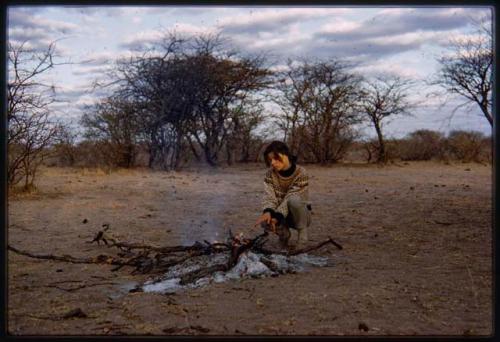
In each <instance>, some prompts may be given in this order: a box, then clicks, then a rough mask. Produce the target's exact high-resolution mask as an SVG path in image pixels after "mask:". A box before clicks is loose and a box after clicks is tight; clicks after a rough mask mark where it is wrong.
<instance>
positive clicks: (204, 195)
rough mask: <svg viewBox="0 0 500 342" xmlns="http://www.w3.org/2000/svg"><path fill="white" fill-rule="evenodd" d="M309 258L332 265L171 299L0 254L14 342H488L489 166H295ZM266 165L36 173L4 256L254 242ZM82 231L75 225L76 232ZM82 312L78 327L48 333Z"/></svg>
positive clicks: (76, 269)
mask: <svg viewBox="0 0 500 342" xmlns="http://www.w3.org/2000/svg"><path fill="white" fill-rule="evenodd" d="M305 167H306V169H307V170H308V171H309V174H310V177H311V180H310V192H311V200H312V202H313V209H314V210H313V212H314V214H313V223H312V226H311V229H310V240H311V243H314V242H319V241H322V240H324V239H326V238H327V237H328V236H332V237H333V238H334V239H335V240H336V241H338V242H339V243H341V244H342V245H343V246H344V249H343V250H337V249H335V248H334V247H330V248H324V249H321V250H320V251H317V252H316V254H318V255H328V256H330V257H331V258H332V259H333V260H334V261H336V262H337V263H336V266H334V267H329V268H314V269H311V270H310V271H308V272H306V273H297V274H288V275H283V276H280V277H273V278H265V279H249V280H244V281H239V282H238V281H235V282H229V283H222V284H213V285H210V286H208V287H204V288H200V289H195V290H191V291H186V292H182V293H177V294H174V295H162V294H153V293H140V292H139V293H128V288H130V286H133V284H135V283H137V282H142V281H145V280H146V279H147V278H148V276H146V275H131V274H130V271H131V269H130V268H128V269H127V267H125V268H122V269H121V270H119V271H117V272H111V268H112V266H108V265H92V264H91V265H82V264H71V263H64V262H56V261H46V260H39V259H33V258H28V257H25V256H21V255H18V254H16V253H13V252H9V254H8V331H9V333H10V334H14V335H167V334H188V335H198V334H207V335H489V334H491V333H492V319H493V316H492V310H493V308H492V278H491V277H492V226H491V217H492V207H491V204H492V199H491V195H492V176H491V171H492V170H491V166H490V165H488V166H485V165H480V164H455V165H444V164H438V163H407V164H399V165H390V166H387V167H383V168H381V167H377V166H375V165H373V166H367V165H359V166H356V165H338V166H333V167H328V168H326V167H319V166H313V165H305ZM264 172H265V170H264V169H263V165H256V164H255V165H254V164H250V165H239V166H235V167H232V168H220V169H218V170H217V171H214V170H201V171H200V170H198V171H197V170H194V169H193V170H186V171H182V172H170V173H168V172H152V171H148V170H124V171H116V172H113V173H111V174H105V173H103V172H99V171H91V170H76V169H56V168H49V169H45V170H44V171H43V173H42V174H41V176H40V178H39V192H38V193H36V194H32V195H29V196H26V195H24V196H15V197H13V198H11V199H10V200H9V228H8V241H9V244H10V245H12V246H15V247H17V248H20V249H23V250H28V251H30V252H32V253H40V254H54V255H64V254H70V255H72V256H76V257H90V256H96V255H98V254H106V253H109V254H114V253H116V252H115V251H114V250H113V249H107V248H106V247H104V246H103V245H101V246H97V245H95V244H88V243H85V241H89V240H91V239H92V237H93V236H94V233H95V232H97V231H98V230H99V229H101V225H102V224H104V223H109V224H110V226H111V231H112V232H113V234H115V236H116V237H118V238H119V239H120V240H122V241H128V242H144V243H146V244H153V245H158V246H170V245H178V244H191V243H192V242H194V241H196V240H200V241H201V240H203V239H208V240H214V239H217V238H218V239H221V238H223V237H224V236H225V234H226V232H227V229H229V228H231V229H232V230H233V232H243V233H245V234H246V235H247V236H251V235H255V234H256V233H257V232H256V231H251V228H250V227H251V226H252V225H253V223H254V222H255V220H256V218H257V217H258V215H259V214H260V199H261V196H262V194H263V185H262V178H263V175H264ZM84 219H87V220H88V222H87V223H86V224H84V223H83V220H84ZM76 308H80V309H81V310H82V311H83V312H84V313H85V314H86V315H87V317H82V318H78V317H74V318H69V319H57V318H58V317H60V316H61V315H63V314H65V313H66V312H68V311H69V310H71V309H76Z"/></svg>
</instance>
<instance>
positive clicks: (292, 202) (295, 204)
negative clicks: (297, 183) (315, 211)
mask: <svg viewBox="0 0 500 342" xmlns="http://www.w3.org/2000/svg"><path fill="white" fill-rule="evenodd" d="M287 204H288V207H289V208H291V209H294V210H297V209H300V208H301V207H302V206H304V202H303V201H302V199H301V198H300V197H299V196H291V197H290V198H289V199H288V202H287Z"/></svg>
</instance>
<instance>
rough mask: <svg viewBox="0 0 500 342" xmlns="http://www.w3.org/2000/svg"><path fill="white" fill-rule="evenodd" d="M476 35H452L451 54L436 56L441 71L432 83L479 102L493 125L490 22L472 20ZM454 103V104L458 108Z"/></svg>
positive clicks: (472, 101)
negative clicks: (456, 36) (455, 36)
mask: <svg viewBox="0 0 500 342" xmlns="http://www.w3.org/2000/svg"><path fill="white" fill-rule="evenodd" d="M473 24H474V27H475V28H476V30H475V35H471V36H468V37H464V38H454V39H452V40H451V41H450V43H449V49H450V52H451V53H450V55H449V56H443V57H441V58H439V59H438V62H439V64H440V71H439V73H438V75H437V79H436V80H434V82H433V84H438V85H440V86H442V87H443V88H444V89H446V91H448V92H450V93H452V94H457V95H459V96H461V97H463V98H465V99H466V102H465V103H464V104H462V105H459V106H458V107H461V106H463V105H465V104H468V103H476V104H477V105H479V108H480V109H481V111H482V113H483V114H484V116H485V117H486V119H487V120H488V122H489V123H490V125H492V126H493V115H492V97H491V95H492V92H491V90H492V87H493V80H492V68H493V34H492V27H491V22H486V21H482V22H476V21H474V22H473ZM458 107H457V108H458Z"/></svg>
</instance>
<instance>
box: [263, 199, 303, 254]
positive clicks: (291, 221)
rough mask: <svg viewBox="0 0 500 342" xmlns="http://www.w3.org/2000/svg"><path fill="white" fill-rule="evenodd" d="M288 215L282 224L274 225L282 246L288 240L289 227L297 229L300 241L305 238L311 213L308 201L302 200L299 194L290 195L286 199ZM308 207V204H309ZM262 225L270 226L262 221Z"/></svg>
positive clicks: (265, 227)
mask: <svg viewBox="0 0 500 342" xmlns="http://www.w3.org/2000/svg"><path fill="white" fill-rule="evenodd" d="M287 205H288V215H287V217H286V218H285V222H283V224H281V225H279V226H277V227H276V233H277V234H278V236H279V239H280V242H281V243H282V244H283V245H284V246H288V241H289V240H290V236H291V233H290V228H292V229H297V231H298V234H299V240H302V241H300V242H305V241H306V240H307V233H306V230H307V227H309V226H310V225H311V221H312V215H311V210H310V209H309V208H308V205H309V203H307V202H305V201H303V200H302V199H301V198H300V197H299V196H291V197H290V198H288V201H287ZM309 207H310V206H309ZM262 227H263V228H264V229H269V228H270V227H269V226H268V225H267V224H266V223H265V222H263V223H262Z"/></svg>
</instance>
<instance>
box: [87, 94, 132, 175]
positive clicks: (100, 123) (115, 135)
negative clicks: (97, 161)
mask: <svg viewBox="0 0 500 342" xmlns="http://www.w3.org/2000/svg"><path fill="white" fill-rule="evenodd" d="M138 121H139V118H138V115H137V112H136V108H135V106H134V104H133V103H130V102H128V101H127V100H126V99H122V98H120V97H117V96H111V97H108V98H105V99H103V100H101V101H100V102H99V103H97V104H95V105H93V106H90V107H87V109H86V113H85V114H84V115H83V116H82V119H81V124H82V126H83V127H85V128H86V132H85V135H86V137H87V138H88V139H91V140H98V141H101V142H104V143H106V144H107V145H108V147H109V149H110V152H111V157H112V161H113V162H114V164H115V165H116V166H121V167H132V166H133V165H134V162H135V156H136V144H137V139H138V136H139V134H140V125H139V123H138Z"/></svg>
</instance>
